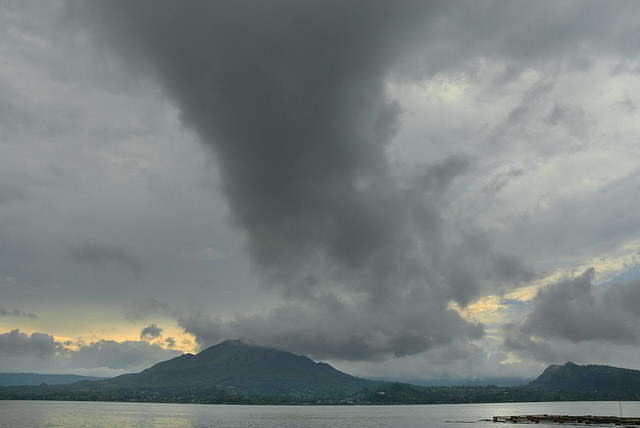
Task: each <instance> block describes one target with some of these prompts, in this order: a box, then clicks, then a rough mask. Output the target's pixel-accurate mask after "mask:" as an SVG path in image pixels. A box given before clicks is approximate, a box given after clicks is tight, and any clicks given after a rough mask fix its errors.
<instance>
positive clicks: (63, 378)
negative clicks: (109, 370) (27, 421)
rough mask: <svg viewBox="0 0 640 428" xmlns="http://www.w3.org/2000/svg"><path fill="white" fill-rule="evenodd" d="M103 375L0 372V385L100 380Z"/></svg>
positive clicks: (58, 383) (54, 383) (57, 383)
mask: <svg viewBox="0 0 640 428" xmlns="http://www.w3.org/2000/svg"><path fill="white" fill-rule="evenodd" d="M102 379H107V378H105V377H95V376H79V375H74V374H41V373H0V386H17V385H40V384H43V383H46V384H47V385H64V384H67V383H74V382H79V381H81V380H102Z"/></svg>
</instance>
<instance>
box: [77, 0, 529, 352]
mask: <svg viewBox="0 0 640 428" xmlns="http://www.w3.org/2000/svg"><path fill="white" fill-rule="evenodd" d="M112 6H113V5H112V4H110V3H108V2H104V3H96V4H92V5H91V6H90V7H79V8H72V9H71V10H72V12H73V13H79V14H83V16H85V18H86V19H88V21H89V22H90V23H91V27H92V29H93V30H94V32H93V34H94V37H96V38H97V39H98V40H100V41H105V42H107V43H108V45H109V46H112V47H113V48H114V49H115V51H116V52H117V53H118V55H119V56H120V58H124V60H125V62H126V63H127V64H128V67H129V69H130V70H132V71H133V72H136V73H141V72H143V71H141V70H144V73H152V74H153V75H156V76H157V77H158V78H159V80H160V82H161V83H162V85H163V87H164V90H165V91H166V93H167V94H168V95H169V96H170V97H171V99H172V100H173V101H174V102H175V103H176V105H177V106H178V107H179V108H180V111H181V115H182V116H181V117H182V121H183V122H184V123H185V124H186V125H189V126H191V127H193V128H194V129H195V130H196V131H197V132H198V134H199V136H200V139H201V141H202V143H203V144H204V145H205V146H207V147H210V148H211V150H212V154H213V155H214V158H215V161H216V165H217V166H218V169H219V173H220V176H221V188H222V191H223V193H224V195H225V196H226V198H227V200H228V202H229V205H230V208H231V212H232V215H231V218H232V221H233V222H234V223H235V225H236V226H237V227H238V228H240V229H241V230H242V231H244V232H246V236H247V240H248V251H249V253H250V255H251V257H252V260H253V262H254V263H255V265H256V266H257V267H258V268H259V269H260V272H261V273H262V275H263V279H264V283H265V284H267V285H269V286H270V287H274V288H276V289H278V290H280V291H281V293H282V295H283V297H284V298H285V299H286V300H287V301H289V302H290V304H287V305H285V306H281V307H280V308H276V309H273V310H271V311H270V312H269V313H268V314H266V315H264V316H263V315H256V316H255V317H249V318H243V319H242V320H241V321H239V320H236V321H230V322H227V323H225V324H223V325H222V326H220V327H216V325H215V324H212V323H211V321H210V320H209V319H208V318H205V319H204V320H200V321H199V322H196V324H198V326H199V327H198V328H194V327H192V323H193V322H195V321H194V320H195V319H196V318H197V316H198V315H197V314H192V315H191V316H190V317H187V319H189V320H191V321H185V322H184V324H183V326H184V327H185V329H186V331H189V332H194V333H195V334H196V337H197V338H198V341H199V342H200V343H201V344H211V343H212V340H210V339H209V338H208V337H209V336H213V337H215V338H216V340H218V339H222V338H223V336H224V335H220V334H214V333H213V332H215V331H216V330H217V329H219V328H222V330H223V331H224V330H225V329H230V330H231V331H225V332H224V334H228V333H233V332H235V330H236V329H239V330H240V332H241V333H243V334H246V335H247V336H249V338H251V339H255V340H258V341H267V340H272V341H274V342H276V343H273V344H275V345H279V344H283V345H286V347H287V348H288V349H293V350H299V351H304V352H312V353H313V354H314V355H325V354H330V355H334V356H336V357H343V358H374V359H375V358H379V357H380V356H384V355H407V354H414V353H419V352H422V351H424V350H425V349H429V348H430V347H431V346H436V345H443V344H447V343H449V342H451V341H452V340H454V339H457V338H468V339H471V338H477V337H478V336H480V335H481V334H482V326H481V325H475V324H473V323H469V322H467V321H464V320H463V319H462V318H460V317H459V315H458V314H457V313H455V311H453V310H451V309H448V307H447V304H448V302H449V301H450V300H454V301H456V302H458V303H459V304H461V305H466V304H468V303H469V302H470V301H472V300H473V299H474V298H476V297H478V296H479V295H482V294H483V293H486V292H487V290H489V289H491V288H494V289H495V288H500V287H505V286H507V284H509V285H511V284H518V283H520V282H522V281H523V280H526V279H529V278H531V277H532V276H533V274H532V272H531V271H530V270H529V269H527V268H525V267H524V266H523V265H522V264H521V262H520V261H519V260H518V259H517V258H516V257H513V256H509V257H507V256H505V255H501V254H499V253H494V252H492V251H491V249H490V244H489V242H488V241H487V240H486V239H485V238H484V237H483V234H482V233H481V232H480V231H476V230H473V228H469V227H465V228H464V230H460V229H459V228H458V227H457V226H456V225H455V224H454V223H453V222H451V221H449V220H448V216H447V214H448V213H446V208H445V203H444V202H443V195H445V194H446V192H447V190H448V188H449V187H450V186H451V184H452V183H453V182H454V181H455V180H456V178H457V177H458V176H459V175H461V174H464V173H465V171H466V170H468V168H469V165H470V162H469V161H468V160H466V159H464V158H459V157H450V158H447V159H444V160H442V161H437V162H430V163H425V164H424V165H422V166H420V167H418V168H417V169H416V171H414V172H412V173H410V174H409V175H406V176H397V175H396V174H395V173H394V172H393V165H392V162H391V161H390V159H389V157H388V154H387V149H388V146H389V143H390V141H391V139H392V138H393V137H394V136H395V133H396V131H397V129H398V126H399V114H400V113H401V111H402V109H401V107H400V105H399V104H398V103H397V102H395V101H394V100H393V99H390V98H389V97H388V94H387V93H386V89H385V85H386V79H387V78H388V77H389V75H390V74H393V73H396V72H398V70H397V66H396V65H397V63H402V62H403V61H406V60H408V59H409V58H410V55H411V54H413V53H415V52H416V51H414V50H413V48H414V47H415V44H416V42H417V41H418V40H423V38H424V37H426V36H427V33H428V31H427V30H428V29H429V28H430V22H431V21H432V19H434V17H436V16H438V15H439V14H440V13H450V10H449V7H448V5H446V4H445V3H433V4H432V3H426V2H403V3H402V4H401V5H400V7H397V6H396V5H395V4H391V3H389V2H374V3H371V2H349V3H343V2H328V3H326V2H322V3H317V2H286V1H283V2H269V3H259V2H234V3H226V2H212V3H206V2H205V3H201V2H193V3H189V7H181V6H180V5H177V4H175V3H172V2H160V3H158V2H153V3H146V2H138V3H135V4H131V3H127V4H122V3H121V4H120V5H119V7H115V8H114V7H112ZM443 10H444V11H443ZM143 17H144V19H143ZM124 35H126V37H123V36H124ZM409 47H410V48H411V49H409ZM480 249H481V251H478V250H480ZM310 308H317V310H315V311H314V310H311V311H309V309H310ZM354 313H357V314H358V315H353V314H354ZM299 319H307V320H310V321H308V322H302V323H295V324H294V325H292V326H291V327H290V328H289V329H287V330H288V331H289V333H290V334H289V338H290V339H287V340H286V341H285V340H284V337H283V338H281V339H278V338H275V337H272V336H273V334H269V333H268V331H269V329H268V328H267V329H261V328H258V326H259V325H260V324H261V323H265V325H272V323H273V330H274V331H275V330H278V328H277V327H275V325H276V324H279V323H281V322H282V321H283V320H290V321H294V320H299ZM328 320H335V321H336V325H335V326H334V327H333V328H331V329H329V328H327V329H326V331H322V332H320V331H318V330H317V328H318V325H319V324H322V323H324V324H327V323H328ZM392 320H393V322H390V321H392ZM254 323H255V325H254ZM210 324H212V325H210ZM202 325H210V327H209V328H210V329H211V333H206V332H205V331H203V329H202V328H201V326H202ZM373 326H375V327H373ZM337 329H342V330H346V331H345V333H344V335H341V336H344V337H340V338H334V339H332V338H330V336H331V335H332V334H334V333H335V331H336V330H337ZM292 330H293V331H292ZM283 336H284V335H283ZM311 337H314V338H316V339H315V341H314V340H309V338H311ZM318 337H319V338H320V340H318V339H317V338H318ZM292 338H296V339H292ZM284 342H287V343H284ZM312 343H326V344H327V346H326V351H323V352H321V351H320V347H319V346H318V347H315V348H314V347H313V346H311V344H312ZM354 349H359V351H357V352H356V351H354Z"/></svg>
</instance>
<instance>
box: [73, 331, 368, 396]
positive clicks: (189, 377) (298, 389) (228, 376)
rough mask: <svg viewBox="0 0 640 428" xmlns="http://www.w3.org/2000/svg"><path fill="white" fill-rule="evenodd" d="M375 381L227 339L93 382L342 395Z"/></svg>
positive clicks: (122, 386)
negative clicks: (142, 368)
mask: <svg viewBox="0 0 640 428" xmlns="http://www.w3.org/2000/svg"><path fill="white" fill-rule="evenodd" d="M376 384H377V382H375V381H370V380H366V379H360V378H357V377H354V376H350V375H348V374H346V373H343V372H341V371H338V370H336V369H334V368H333V367H331V366H330V365H329V364H325V363H316V362H314V361H312V360H311V359H309V358H308V357H305V356H300V355H295V354H292V353H290V352H285V351H280V350H277V349H273V348H266V347H262V346H254V345H251V344H248V343H245V342H242V341H240V340H227V341H224V342H222V343H219V344H217V345H215V346H212V347H210V348H208V349H205V350H203V351H201V352H200V353H198V354H197V355H193V354H184V355H181V356H179V357H176V358H173V359H171V360H168V361H164V362H161V363H158V364H156V365H154V366H152V367H150V368H148V369H146V370H144V371H142V372H140V373H134V374H126V375H122V376H118V377H115V378H112V379H108V380H103V381H100V382H95V383H94V386H96V387H99V388H107V389H110V388H117V389H163V390H167V389H187V390H191V391H193V390H202V389H206V388H216V389H218V390H227V391H233V392H236V393H241V394H247V395H261V394H264V395H288V394H314V395H333V394H340V395H344V394H348V393H353V392H356V391H359V390H360V389H362V388H363V387H369V386H373V385H376ZM85 386H86V385H85Z"/></svg>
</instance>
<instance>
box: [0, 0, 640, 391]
mask: <svg viewBox="0 0 640 428" xmlns="http://www.w3.org/2000/svg"><path fill="white" fill-rule="evenodd" d="M639 13H640V6H639V5H638V3H637V2H635V1H626V0H621V1H612V2H606V3H604V2H600V1H573V0H560V1H556V2H553V3H544V4H541V3H538V2H530V1H524V0H523V1H519V0H515V1H502V0H500V1H491V0H486V1H474V2H469V1H457V0H451V1H410V0H407V1H400V2H388V1H387V2H384V1H366V2H365V1H352V2H339V1H333V0H330V1H321V2H317V1H306V0H303V1H281V0H275V1H269V2H258V1H235V2H223V1H198V0H193V1H189V0H187V1H181V2H171V1H168V0H158V1H150V0H149V1H147V0H141V1H136V2H127V1H118V0H116V1H106V0H105V1H101V0H97V1H92V2H83V1H75V0H61V1H59V2H46V3H45V2H41V1H33V0H6V1H4V2H2V3H1V4H0V36H1V38H2V40H3V48H2V49H0V62H1V63H2V64H3V65H2V67H0V113H1V114H0V148H1V151H2V153H3V156H2V157H0V182H1V183H0V300H1V301H2V308H6V314H5V315H4V316H0V321H1V322H2V323H1V324H2V326H3V328H4V331H5V332H12V334H14V335H16V337H18V336H19V337H20V338H22V339H24V337H23V336H21V334H22V333H19V331H18V333H13V331H15V329H16V328H18V327H21V328H22V329H23V330H28V331H47V332H50V333H51V334H56V337H58V336H57V335H61V336H60V337H62V336H64V337H65V339H64V342H63V345H62V346H63V347H62V348H60V349H61V350H60V351H56V353H55V354H54V356H49V357H46V358H44V359H42V358H37V357H33V358H32V359H27V358H26V357H25V358H21V357H19V356H15V357H12V359H11V362H8V361H9V360H8V359H3V360H2V362H3V363H4V366H3V367H10V366H11V364H13V365H14V367H16V368H17V367H24V369H25V370H27V371H29V370H30V367H28V364H27V362H28V361H29V362H33V364H32V365H33V366H34V367H44V365H42V364H44V363H45V361H53V362H55V364H54V366H52V367H54V368H55V369H56V370H63V369H65V368H66V369H67V370H69V367H70V365H69V364H70V362H71V361H72V358H73V357H72V355H74V354H73V352H75V351H81V350H82V349H83V347H85V346H86V347H87V349H86V350H85V351H82V352H83V356H82V357H80V356H79V355H80V354H78V356H76V357H75V364H76V367H75V368H74V369H73V370H75V371H93V370H105V371H107V372H114V371H120V372H121V371H123V370H129V369H125V368H119V369H110V368H108V367H116V366H117V367H125V366H130V367H134V366H133V365H131V364H133V363H127V361H134V360H136V361H138V362H140V364H142V363H143V362H145V364H147V363H148V364H150V363H151V361H152V360H154V358H156V357H157V358H160V357H161V356H162V355H164V354H162V352H160V351H158V350H157V348H152V347H150V346H151V344H150V343H149V341H151V342H153V343H154V344H156V345H158V346H163V347H170V348H173V349H177V350H182V351H189V352H192V351H193V350H194V348H193V337H191V334H192V335H194V336H195V338H196V340H197V345H199V347H201V348H202V347H205V346H209V345H212V344H215V343H217V342H218V341H220V340H224V339H227V338H247V339H252V340H253V341H254V342H256V343H260V344H264V345H268V346H276V347H280V348H284V349H287V350H291V351H295V352H298V353H304V354H309V355H310V356H312V357H317V358H323V359H329V360H331V359H333V360H332V361H333V362H337V363H339V364H344V367H347V368H349V370H352V369H353V370H354V372H358V371H359V373H360V374H363V375H364V374H366V375H367V376H370V375H375V374H376V371H377V374H378V375H383V376H384V375H385V373H382V372H394V371H395V372H396V373H401V372H402V373H403V374H402V377H403V379H411V376H412V374H411V373H430V376H436V377H437V376H439V374H438V373H441V375H443V376H445V377H447V376H453V375H454V374H455V373H463V372H464V373H465V376H472V375H473V373H472V372H473V371H474V370H479V371H486V372H491V373H499V372H500V370H502V369H503V368H505V366H506V365H505V364H503V361H512V358H511V357H513V355H512V354H516V356H517V357H519V358H521V359H522V360H523V363H522V364H523V365H511V364H509V365H508V369H509V370H511V371H513V373H515V372H517V371H518V370H525V371H526V372H527V373H532V372H534V371H535V370H538V369H540V368H541V364H542V363H541V362H545V363H546V362H557V363H563V362H564V361H562V360H563V359H571V360H573V361H576V362H593V363H604V362H608V363H619V364H622V365H626V366H631V365H630V364H628V362H632V363H633V361H634V360H633V354H634V352H636V353H637V351H638V349H639V345H640V344H639V342H638V337H637V335H636V333H635V332H634V331H633V329H632V322H634V321H637V317H635V316H634V315H633V314H630V315H628V316H627V319H628V320H631V321H629V323H627V322H626V320H624V319H623V320H619V319H616V317H615V316H613V315H611V314H612V313H614V312H615V311H616V310H617V311H618V312H619V313H623V314H628V313H630V310H629V309H627V306H626V305H627V302H632V301H634V296H635V294H634V290H635V288H634V287H636V286H634V285H633V284H635V282H633V281H632V282H631V283H629V282H621V281H619V278H618V280H617V282H615V283H612V284H611V285H609V284H607V283H606V282H605V281H608V280H611V279H615V278H616V277H618V276H619V275H625V278H627V280H628V279H629V278H632V277H633V276H634V275H629V273H630V272H636V273H637V272H638V269H637V266H638V265H640V255H638V254H640V253H639V251H640V222H639V221H638V219H639V218H640V204H638V202H637V199H638V198H635V197H633V196H634V195H636V194H637V189H638V186H640V167H639V165H640V154H639V153H638V150H637V141H638V139H639V138H640V125H639V124H640V121H638V117H637V115H638V108H636V107H637V106H638V105H640V92H639V90H638V88H639V86H638V84H637V78H638V70H640V55H639V53H640V36H639V35H638V31H637V19H636V17H637V16H638V14H639ZM230 224H231V226H232V227H229V226H230ZM588 266H594V267H595V268H596V271H595V273H594V275H593V277H592V278H590V277H589V275H588V274H585V275H578V276H576V277H573V275H572V274H571V272H573V271H576V272H584V271H585V269H586V267H588ZM562 275H565V277H567V278H572V279H570V280H567V281H565V282H560V283H556V284H554V285H551V286H550V287H548V288H547V289H545V290H544V292H543V291H541V294H540V295H539V296H538V297H537V298H536V299H534V301H531V302H529V301H527V300H526V299H529V298H530V297H529V296H530V290H531V289H529V288H526V289H523V290H518V287H520V286H531V285H536V286H537V285H540V284H548V283H549V282H550V281H551V282H556V279H553V280H551V278H558V277H562ZM627 280H625V281H627ZM624 284H627V285H624ZM629 284H631V285H629ZM614 289H615V290H618V291H615V292H614ZM512 291H514V292H515V295H516V296H517V297H513V296H510V297H509V296H507V295H510V293H511V292H512ZM623 291H624V292H623ZM545 293H547V294H545ZM616 293H617V294H616ZM503 295H504V296H507V297H506V298H504V299H503V298H502V296H503ZM484 297H486V299H484ZM487 302H493V303H490V304H487ZM557 302H565V303H566V306H567V307H568V308H569V310H568V311H565V312H566V313H561V314H558V313H556V312H563V311H562V310H561V309H563V308H561V307H560V305H559V304H557ZM483 305H485V306H483ZM492 305H493V306H492ZM618 306H619V307H618ZM581 307H584V308H588V310H589V311H591V312H593V314H594V316H593V319H586V318H585V315H584V313H581V312H580V310H579V309H578V308H581ZM13 308H18V310H19V311H21V310H22V309H25V311H26V310H27V309H28V310H29V312H32V313H36V314H38V315H40V316H41V318H31V317H28V316H27V317H25V316H14V315H15V313H14V312H12V310H13ZM452 308H455V309H456V310H460V314H462V315H460V314H459V313H458V312H457V311H456V310H453V309H452ZM20 313H22V312H20ZM27 313H28V312H27ZM107 320H108V322H109V325H108V326H107V325H105V322H106V321H107ZM152 323H158V324H157V325H162V327H163V328H164V330H163V331H162V334H163V335H164V336H167V338H166V339H165V340H162V338H161V337H160V336H158V337H156V338H153V337H151V336H152V335H154V334H155V333H154V332H156V333H160V332H159V331H158V330H159V328H158V327H157V325H156V328H158V330H153V329H152V330H149V332H150V333H151V336H150V335H146V334H143V338H148V341H142V340H140V341H139V340H138V339H140V334H141V333H143V329H145V328H147V327H152V326H153V324H152ZM505 324H506V327H505ZM27 326H28V328H27ZM6 334H9V333H6ZM125 336H126V338H128V339H130V340H129V342H131V343H129V344H124V345H118V344H119V343H120V341H121V340H123V338H124V337H125ZM168 336H171V337H168ZM72 337H73V338H75V339H71V338H72ZM172 338H173V340H169V339H172ZM22 339H16V344H18V343H22V342H20V340H22ZM27 339H28V340H32V336H28V335H27ZM109 339H117V342H113V343H111V342H110V341H109ZM60 340H62V339H60ZM101 340H104V341H105V342H104V343H103V342H101ZM54 342H55V340H54ZM132 343H134V344H132ZM87 344H88V345H87ZM72 345H73V349H72V348H71V347H72ZM25 346H26V345H25ZM53 346H54V347H56V346H58V345H56V344H55V343H54V345H53ZM612 347H615V350H611V348H612ZM116 348H118V349H117V350H116ZM125 348H128V349H129V351H131V352H133V349H134V348H135V349H139V355H142V354H144V353H145V352H146V353H147V355H152V354H153V355H155V357H153V358H150V359H145V358H146V357H143V356H139V357H135V358H134V357H128V356H127V355H129V354H128V352H129V351H126V350H125ZM16 349H18V345H16ZM74 350H75V351H74ZM586 350H589V352H586ZM72 351H73V352H72ZM125 351H126V352H125ZM156 351H157V353H156ZM510 353H512V354H510ZM34 355H35V354H34ZM107 355H111V356H112V357H113V358H111V357H109V358H111V359H109V358H107V357H106V356H107ZM582 355H591V356H593V358H594V359H593V360H591V361H585V360H584V359H580V358H583V357H582ZM91 359H95V361H96V364H98V363H99V364H100V367H102V368H100V367H94V368H86V367H90V366H91V367H93V366H94V363H92V362H91ZM505 359H506V360H505ZM27 360H28V361H27ZM38 361H40V363H37V362H38ZM449 361H450V362H451V363H449ZM38 364H40V366H38ZM52 364H53V363H52ZM635 364H637V363H635ZM80 366H82V367H80ZM467 366H468V367H467ZM525 366H526V367H525ZM338 367H341V366H339V365H338ZM358 367H363V368H364V369H362V370H359V369H358ZM396 369H397V370H396ZM405 369H406V370H405Z"/></svg>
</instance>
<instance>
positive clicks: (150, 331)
mask: <svg viewBox="0 0 640 428" xmlns="http://www.w3.org/2000/svg"><path fill="white" fill-rule="evenodd" d="M158 337H162V329H161V328H160V327H158V326H157V325H155V324H151V325H148V326H146V327H145V328H143V329H142V331H141V332H140V339H142V340H149V339H156V338H158Z"/></svg>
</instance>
